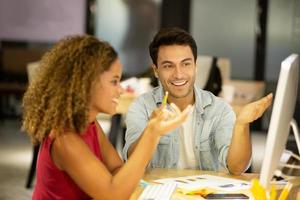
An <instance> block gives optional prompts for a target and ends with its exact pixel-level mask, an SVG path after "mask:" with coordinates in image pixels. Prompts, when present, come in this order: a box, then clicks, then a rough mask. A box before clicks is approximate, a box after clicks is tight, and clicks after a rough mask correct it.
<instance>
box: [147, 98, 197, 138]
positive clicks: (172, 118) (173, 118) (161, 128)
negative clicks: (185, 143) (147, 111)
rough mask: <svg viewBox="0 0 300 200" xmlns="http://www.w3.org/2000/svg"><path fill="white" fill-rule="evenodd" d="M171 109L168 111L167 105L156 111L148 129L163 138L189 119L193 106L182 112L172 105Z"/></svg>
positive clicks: (152, 115)
mask: <svg viewBox="0 0 300 200" xmlns="http://www.w3.org/2000/svg"><path fill="white" fill-rule="evenodd" d="M170 106H171V109H172V110H169V109H167V107H166V106H165V105H163V106H161V107H159V108H157V109H155V110H154V111H153V113H152V114H151V117H150V121H149V123H148V128H149V129H150V130H151V131H153V132H154V133H155V134H157V135H158V136H162V135H165V134H167V133H168V132H170V131H171V130H173V129H175V128H177V127H179V126H180V125H181V124H182V123H183V122H184V121H185V120H186V118H187V116H188V114H189V112H190V109H191V106H190V105H188V106H187V107H186V108H185V109H184V110H183V111H182V112H181V111H180V110H179V108H178V107H177V106H176V105H175V104H174V103H171V104H170Z"/></svg>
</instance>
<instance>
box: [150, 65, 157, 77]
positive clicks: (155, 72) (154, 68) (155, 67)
mask: <svg viewBox="0 0 300 200" xmlns="http://www.w3.org/2000/svg"><path fill="white" fill-rule="evenodd" d="M151 67H152V69H153V72H154V76H155V77H156V78H158V73H157V66H156V65H155V64H152V65H151Z"/></svg>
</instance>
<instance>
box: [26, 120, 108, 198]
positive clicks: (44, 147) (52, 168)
mask: <svg viewBox="0 0 300 200" xmlns="http://www.w3.org/2000/svg"><path fill="white" fill-rule="evenodd" d="M80 136H81V138H82V139H83V140H84V142H85V143H86V144H87V145H88V146H89V148H90V150H91V151H92V152H93V153H94V154H95V155H96V156H97V157H98V158H99V159H100V160H101V161H103V158H102V155H101V150H100V145H99V142H98V135H97V130H96V125H95V124H94V123H92V124H90V125H89V126H88V127H87V129H86V131H85V133H84V134H81V135H80ZM51 145H52V139H51V138H49V137H47V138H45V140H44V141H43V142H42V144H41V146H40V150H39V155H38V160H37V180H36V185H35V188H34V192H33V196H32V199H34V200H47V199H49V200H50V199H51V200H55V199H70V200H71V199H91V198H90V197H89V196H88V195H87V194H86V193H85V192H84V191H82V190H81V189H80V188H79V187H78V186H77V185H76V183H75V182H74V181H73V180H72V179H71V177H70V176H69V175H68V174H67V173H66V172H64V171H61V170H60V169H58V168H57V167H56V165H55V164H54V162H53V161H52V159H51V155H50V151H51ZM82 164H83V165H84V163H82Z"/></svg>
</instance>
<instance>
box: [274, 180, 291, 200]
mask: <svg viewBox="0 0 300 200" xmlns="http://www.w3.org/2000/svg"><path fill="white" fill-rule="evenodd" d="M292 186H293V184H291V183H287V184H286V185H285V186H284V188H283V190H282V192H281V194H280V196H279V198H278V200H285V199H286V198H287V196H288V194H289V192H290V190H291V188H292Z"/></svg>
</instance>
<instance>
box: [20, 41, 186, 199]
mask: <svg viewBox="0 0 300 200" xmlns="http://www.w3.org/2000/svg"><path fill="white" fill-rule="evenodd" d="M121 73H122V67H121V64H120V61H119V59H118V57H117V53H116V52H115V50H114V49H113V48H112V47H111V46H110V45H109V44H108V43H106V42H103V41H99V40H98V39H96V38H94V37H92V36H73V37H68V38H65V39H63V40H61V41H60V42H59V43H58V44H56V45H55V46H54V47H53V48H52V49H51V50H50V51H49V52H47V53H46V54H45V56H44V57H43V58H42V60H41V65H40V70H39V72H38V74H37V77H36V79H35V80H34V82H33V83H32V84H31V85H30V87H29V88H28V90H27V91H26V93H25V96H24V99H23V108H24V116H23V118H24V119H23V128H24V130H26V131H27V132H28V134H29V135H30V136H31V139H32V141H33V143H41V146H40V150H39V156H38V162H37V182H36V186H35V189H34V192H33V199H43V200H44V199H90V198H94V199H128V198H129V197H130V194H131V193H132V192H133V191H134V189H135V188H136V187H137V184H138V182H139V180H140V179H141V177H142V176H143V174H144V171H145V168H146V166H147V164H148V162H149V160H150V159H151V156H152V154H153V153H154V151H155V149H156V146H157V144H158V141H159V138H160V136H162V135H164V134H166V133H167V132H169V131H170V130H172V129H174V128H176V127H178V126H179V125H180V124H181V123H182V122H184V120H185V119H186V116H187V114H188V111H189V108H187V109H186V110H184V111H183V112H182V113H181V112H180V111H179V110H178V109H176V108H174V109H173V110H174V111H173V112H170V111H168V110H167V109H165V107H162V108H159V109H158V110H157V112H158V115H155V116H153V118H152V119H151V120H150V121H149V124H148V126H147V128H146V129H145V130H144V134H143V137H142V138H141V139H140V141H139V143H138V145H137V148H136V150H135V152H134V153H133V155H132V156H131V158H130V159H129V160H128V162H127V163H126V164H123V161H122V160H121V158H120V157H119V156H118V153H117V152H116V150H115V149H114V148H113V146H112V145H111V144H110V143H109V141H108V139H107V138H106V137H105V135H104V133H103V130H102V128H101V126H100V125H99V124H98V123H97V122H96V121H95V120H96V119H95V118H96V115H97V114H98V113H99V112H103V113H107V114H114V113H115V112H116V106H117V104H118V98H119V96H120V94H121V93H122V88H121V87H120V78H121Z"/></svg>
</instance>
